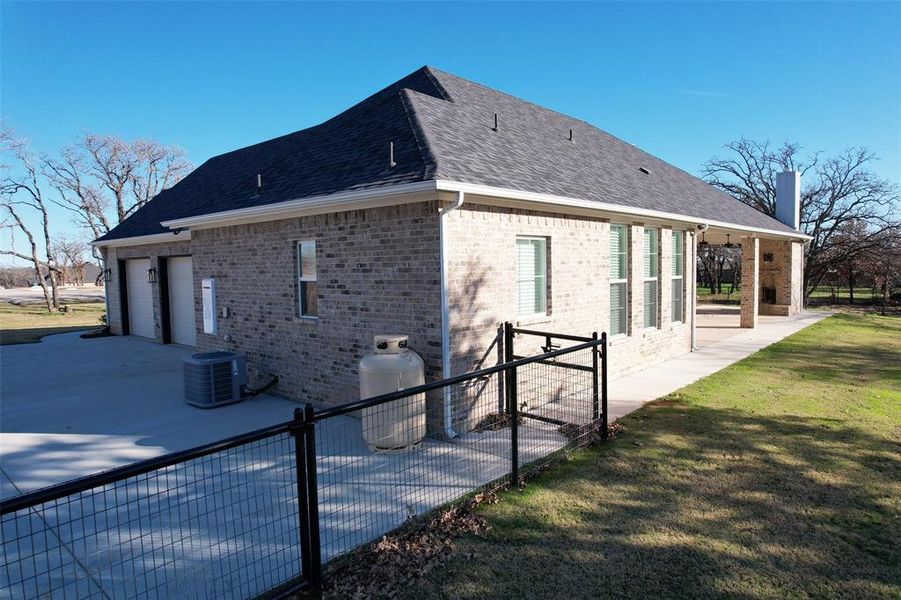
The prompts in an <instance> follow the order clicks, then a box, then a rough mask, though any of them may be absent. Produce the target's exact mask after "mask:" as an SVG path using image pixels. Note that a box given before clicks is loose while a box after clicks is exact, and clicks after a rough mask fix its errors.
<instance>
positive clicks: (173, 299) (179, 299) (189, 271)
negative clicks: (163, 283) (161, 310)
mask: <svg viewBox="0 0 901 600" xmlns="http://www.w3.org/2000/svg"><path fill="white" fill-rule="evenodd" d="M168 268H169V323H170V328H171V331H172V342H173V343H175V344H184V345H185V346H193V345H194V344H195V343H196V342H197V335H196V332H195V329H194V269H193V266H192V263H191V257H190V256H175V257H172V258H170V259H169V264H168Z"/></svg>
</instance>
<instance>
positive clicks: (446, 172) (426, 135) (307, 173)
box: [100, 67, 792, 240]
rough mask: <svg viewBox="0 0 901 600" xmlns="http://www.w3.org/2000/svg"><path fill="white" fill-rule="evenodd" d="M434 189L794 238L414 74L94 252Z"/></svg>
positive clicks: (197, 180)
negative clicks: (632, 211)
mask: <svg viewBox="0 0 901 600" xmlns="http://www.w3.org/2000/svg"><path fill="white" fill-rule="evenodd" d="M495 113H496V114H497V115H498V124H499V127H498V130H497V131H494V130H493V129H492V127H493V126H494V115H495ZM570 129H572V130H573V134H574V140H573V141H570V139H569V131H570ZM389 141H393V142H394V154H395V162H396V163H397V165H396V166H395V167H394V168H392V169H389V168H388V166H387V152H388V142H389ZM642 167H643V168H644V169H646V170H647V171H649V173H644V172H642V171H641V170H640V168H642ZM257 174H260V175H261V177H262V182H263V186H262V189H261V190H259V192H258V191H257V189H256V177H257ZM432 179H443V180H448V181H456V182H460V183H470V184H479V185H487V186H494V187H502V188H510V189H516V190H523V191H528V192H539V193H544V194H553V195H557V196H564V197H569V198H579V199H583V200H593V201H598V202H604V203H608V204H616V205H621V206H624V207H632V208H641V209H649V210H657V211H663V212H669V213H675V214H685V215H691V216H693V217H697V218H701V219H709V220H712V221H723V222H727V223H733V224H735V225H742V226H748V227H757V228H763V229H771V230H777V231H784V232H790V231H792V230H791V229H790V228H789V227H788V226H787V225H784V224H782V223H780V222H779V221H777V220H775V219H773V218H772V217H769V216H767V215H765V214H763V213H761V212H759V211H757V210H755V209H753V208H751V207H749V206H746V205H744V204H742V203H741V202H739V201H737V200H735V199H734V198H732V197H731V196H729V195H727V194H725V193H723V192H720V191H719V190H717V189H716V188H714V187H712V186H710V185H708V184H706V183H704V182H703V181H701V180H700V179H698V178H696V177H694V176H692V175H689V174H688V173H686V172H685V171H682V170H681V169H678V168H676V167H674V166H672V165H670V164H668V163H666V162H664V161H662V160H660V159H659V158H656V157H654V156H651V155H650V154H648V153H646V152H643V151H641V150H639V149H638V148H636V147H635V146H633V145H631V144H629V143H627V142H624V141H622V140H620V139H617V138H615V137H613V136H611V135H610V134H608V133H606V132H604V131H601V130H600V129H598V128H596V127H594V126H592V125H589V124H588V123H586V122H585V121H580V120H578V119H573V118H571V117H567V116H566V115H562V114H560V113H557V112H554V111H552V110H548V109H546V108H543V107H541V106H538V105H536V104H532V103H531V102H526V101H524V100H521V99H519V98H515V97H513V96H510V95H508V94H504V93H501V92H498V91H496V90H493V89H491V88H488V87H485V86H483V85H479V84H477V83H474V82H472V81H468V80H466V79H462V78H460V77H457V76H455V75H451V74H450V73H445V72H443V71H439V70H437V69H434V68H431V67H423V68H421V69H419V70H417V71H415V72H414V73H412V74H410V75H408V76H406V77H404V78H403V79H401V80H400V81H398V82H396V83H394V84H392V85H390V86H389V87H387V88H385V89H383V90H381V91H379V92H378V93H376V94H374V95H373V96H370V97H369V98H367V99H366V100H363V101H362V102H360V103H359V104H357V105H355V106H353V107H351V108H350V109H348V110H346V111H344V112H343V113H341V114H339V115H338V116H336V117H333V118H331V119H329V120H328V121H326V122H324V123H322V124H320V125H316V126H315V127H310V128H309V129H304V130H301V131H297V132H295V133H290V134H288V135H285V136H282V137H279V138H275V139H272V140H269V141H266V142H262V143H259V144H256V145H253V146H248V147H247V148H242V149H240V150H235V151H233V152H228V153H226V154H222V155H220V156H216V157H214V158H211V159H210V160H208V161H206V162H205V163H203V164H202V165H201V166H200V167H198V168H197V169H195V170H194V171H193V172H192V173H191V174H190V175H188V176H187V177H185V178H184V179H183V180H182V181H180V182H179V183H178V184H176V185H175V186H173V187H172V188H170V189H168V190H165V191H163V192H162V193H160V194H159V195H157V196H156V197H155V198H154V199H153V200H151V201H150V202H149V203H147V205H145V206H144V207H142V208H141V209H140V210H138V211H137V212H135V214H134V215H132V216H131V217H129V218H128V219H126V220H125V221H124V222H122V223H120V224H119V225H118V226H117V227H115V228H114V229H113V230H112V231H111V232H110V233H108V234H107V235H105V236H103V237H101V238H100V240H111V239H118V238H126V237H133V236H140V235H149V234H155V233H163V232H166V231H168V230H167V229H166V228H164V227H163V226H162V225H160V222H161V221H169V220H173V219H180V218H185V217H192V216H197V215H202V214H209V213H216V212H221V211H226V210H233V209H239V208H249V207H253V206H261V205H265V204H274V203H277V202H283V201H286V200H295V199H299V198H305V197H310V196H319V195H323V194H330V193H335V192H341V191H349V190H357V189H366V188H377V187H384V186H391V185H396V184H401V183H411V182H416V181H426V180H432Z"/></svg>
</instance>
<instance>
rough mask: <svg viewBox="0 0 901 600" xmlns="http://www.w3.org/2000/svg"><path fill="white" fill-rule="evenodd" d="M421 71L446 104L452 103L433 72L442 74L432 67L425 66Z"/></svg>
mask: <svg viewBox="0 0 901 600" xmlns="http://www.w3.org/2000/svg"><path fill="white" fill-rule="evenodd" d="M421 70H422V71H423V72H424V73H425V75H426V77H428V78H429V81H431V82H432V83H433V84H434V85H435V88H436V89H437V90H438V93H439V94H441V97H442V98H444V99H445V100H447V101H448V102H453V101H454V99H453V98H452V97H451V95H450V92H448V91H447V88H446V87H444V85H443V84H442V83H441V81H439V80H438V78H437V77H435V73H434V72H433V71H439V72H442V71H441V70H440V69H435V68H434V67H430V66H429V65H425V66H424V67H422V69H421Z"/></svg>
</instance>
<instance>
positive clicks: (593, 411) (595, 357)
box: [591, 331, 601, 422]
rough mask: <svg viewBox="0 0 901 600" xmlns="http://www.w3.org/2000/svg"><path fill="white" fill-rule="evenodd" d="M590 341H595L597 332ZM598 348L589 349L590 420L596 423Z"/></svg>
mask: <svg viewBox="0 0 901 600" xmlns="http://www.w3.org/2000/svg"><path fill="white" fill-rule="evenodd" d="M591 339H592V341H597V339H598V332H597V331H592V332H591ZM598 352H599V350H598V347H597V346H595V347H594V348H592V349H591V420H592V421H594V422H597V420H598V417H600V416H601V415H600V412H601V408H600V406H599V403H600V397H599V396H598Z"/></svg>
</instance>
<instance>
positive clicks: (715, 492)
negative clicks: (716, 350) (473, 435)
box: [397, 315, 901, 598]
mask: <svg viewBox="0 0 901 600" xmlns="http://www.w3.org/2000/svg"><path fill="white" fill-rule="evenodd" d="M622 424H623V426H624V431H623V432H622V433H621V434H620V435H619V436H617V438H616V439H614V440H613V441H611V442H609V443H608V444H605V445H604V446H602V447H599V448H595V449H591V450H586V451H582V452H579V453H577V454H575V455H574V456H573V457H572V459H571V460H569V461H568V462H566V463H565V464H562V465H560V466H559V467H556V468H553V469H551V470H548V471H546V472H545V473H543V474H542V475H540V476H539V477H537V478H536V479H534V480H532V481H531V482H530V483H529V484H528V486H527V487H526V489H525V491H524V492H506V493H505V494H503V495H502V497H501V501H500V502H499V503H497V504H493V505H484V506H482V507H481V508H480V509H478V512H479V513H480V514H481V515H483V516H484V517H485V518H487V520H488V523H489V524H490V526H491V529H490V531H489V532H488V533H487V534H483V535H481V536H472V535H469V536H464V537H463V538H461V539H460V540H458V541H457V542H456V548H455V550H454V552H453V554H452V557H451V559H450V560H449V561H448V562H447V564H446V565H445V566H442V567H439V568H436V569H434V570H431V571H430V572H429V573H428V574H427V575H426V577H425V578H423V579H419V580H417V581H414V582H411V583H409V584H406V585H403V586H399V589H397V591H398V595H399V597H406V598H426V597H444V598H596V597H607V596H619V597H630V598H674V597H730V598H786V597H858V598H879V597H881V598H899V597H901V543H899V540H901V458H899V456H901V452H899V451H901V319H898V318H893V317H879V316H872V315H838V316H835V317H832V318H830V319H827V320H825V321H823V322H820V323H818V324H817V325H814V326H812V327H810V328H808V329H806V330H804V331H802V332H800V333H798V334H796V335H794V336H792V337H790V338H788V339H786V340H785V341H783V342H781V343H779V344H776V345H774V346H771V347H770V348H768V349H765V350H763V351H761V352H759V353H757V354H755V355H753V356H751V357H749V358H748V359H746V360H743V361H741V362H740V363H738V364H736V365H733V366H732V367H729V368H727V369H725V370H723V371H721V372H719V373H717V374H715V375H713V376H710V377H707V378H706V379H704V380H702V381H699V382H698V383H696V384H694V385H691V386H689V387H687V388H684V389H683V390H681V391H680V392H679V393H677V394H673V395H672V396H670V397H667V398H664V399H661V400H659V401H657V402H656V403H653V404H651V405H648V406H646V407H645V408H643V409H642V410H639V411H638V412H636V413H633V415H631V416H629V417H627V418H625V419H623V420H622Z"/></svg>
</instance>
